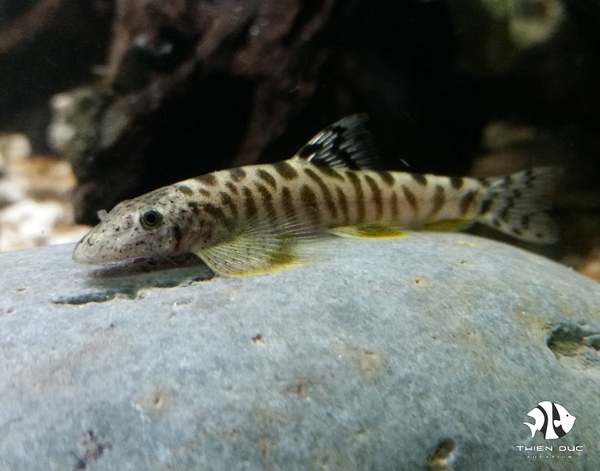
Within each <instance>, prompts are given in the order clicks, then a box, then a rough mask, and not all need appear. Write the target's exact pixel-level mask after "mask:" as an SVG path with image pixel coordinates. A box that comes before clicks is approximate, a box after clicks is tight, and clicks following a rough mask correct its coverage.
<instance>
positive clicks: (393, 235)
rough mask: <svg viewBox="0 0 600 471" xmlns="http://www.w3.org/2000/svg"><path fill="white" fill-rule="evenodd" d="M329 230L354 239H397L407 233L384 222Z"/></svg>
mask: <svg viewBox="0 0 600 471" xmlns="http://www.w3.org/2000/svg"><path fill="white" fill-rule="evenodd" d="M329 232H330V233H332V234H335V235H337V236H340V237H350V238H356V239H397V238H400V237H406V236H407V235H408V234H407V233H406V232H405V231H402V230H400V229H399V228H398V227H395V226H388V225H385V224H365V225H362V226H344V227H334V228H331V229H329Z"/></svg>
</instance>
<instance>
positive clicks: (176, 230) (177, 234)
mask: <svg viewBox="0 0 600 471" xmlns="http://www.w3.org/2000/svg"><path fill="white" fill-rule="evenodd" d="M171 237H172V238H173V242H174V243H175V244H174V248H175V250H176V251H177V250H179V246H180V245H181V239H183V231H182V230H181V228H180V227H179V226H178V225H177V224H174V225H173V227H172V235H171Z"/></svg>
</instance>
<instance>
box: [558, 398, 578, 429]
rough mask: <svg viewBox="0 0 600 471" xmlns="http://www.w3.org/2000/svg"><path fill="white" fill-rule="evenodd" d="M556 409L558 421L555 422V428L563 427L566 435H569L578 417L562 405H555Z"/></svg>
mask: <svg viewBox="0 0 600 471" xmlns="http://www.w3.org/2000/svg"><path fill="white" fill-rule="evenodd" d="M554 407H556V410H557V411H558V420H555V421H554V426H555V427H561V428H562V429H563V431H564V432H565V433H569V432H570V431H571V429H572V428H573V425H574V424H575V420H576V417H575V416H574V415H571V414H570V413H569V411H568V410H567V409H565V408H564V407H563V406H561V405H560V404H556V403H555V404H554Z"/></svg>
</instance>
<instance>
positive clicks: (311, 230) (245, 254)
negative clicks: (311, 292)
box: [194, 215, 323, 277]
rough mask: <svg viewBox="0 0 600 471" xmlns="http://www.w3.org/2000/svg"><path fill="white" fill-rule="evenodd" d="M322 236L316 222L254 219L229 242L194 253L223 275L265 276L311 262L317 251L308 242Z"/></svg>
mask: <svg viewBox="0 0 600 471" xmlns="http://www.w3.org/2000/svg"><path fill="white" fill-rule="evenodd" d="M322 233H323V231H322V230H321V229H320V228H319V227H318V225H317V224H316V222H315V221H310V220H298V218H297V217H296V216H293V215H292V216H289V215H288V216H285V215H284V216H280V217H277V216H270V217H266V218H263V219H260V218H254V219H253V220H252V221H251V222H250V223H248V224H247V225H245V226H244V227H242V228H241V229H239V230H238V231H234V232H233V234H232V236H231V238H230V239H229V240H227V241H225V242H222V243H220V244H217V245H215V246H213V247H208V248H203V249H199V250H196V251H194V253H195V254H196V255H197V256H198V257H200V258H201V259H202V260H203V261H204V262H205V263H206V264H207V265H208V266H209V267H210V268H211V269H212V270H213V271H214V272H215V273H217V274H218V275H221V276H227V277H239V276H252V275H264V274H267V273H275V272H278V271H281V270H286V269H288V268H293V267H297V266H301V265H305V264H306V263H308V262H309V261H310V259H311V258H313V257H312V256H313V255H314V254H315V253H316V252H317V249H312V248H309V244H308V243H311V242H315V241H317V240H319V239H320V238H321V237H322Z"/></svg>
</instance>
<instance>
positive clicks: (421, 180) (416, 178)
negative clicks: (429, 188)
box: [410, 173, 427, 186]
mask: <svg viewBox="0 0 600 471" xmlns="http://www.w3.org/2000/svg"><path fill="white" fill-rule="evenodd" d="M410 176H411V177H412V178H413V180H414V181H416V182H417V183H418V184H419V185H423V186H425V185H427V177H426V176H425V175H421V174H420V173H411V174H410Z"/></svg>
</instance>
